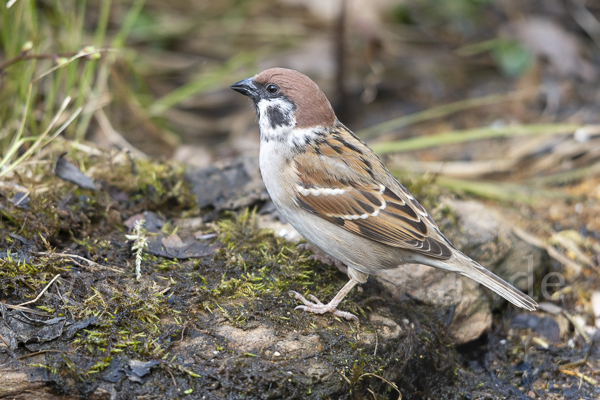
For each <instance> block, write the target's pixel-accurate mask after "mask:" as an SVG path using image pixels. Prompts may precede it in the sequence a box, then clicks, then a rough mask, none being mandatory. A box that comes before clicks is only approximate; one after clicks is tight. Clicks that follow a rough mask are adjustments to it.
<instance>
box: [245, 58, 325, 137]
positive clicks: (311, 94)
mask: <svg viewBox="0 0 600 400" xmlns="http://www.w3.org/2000/svg"><path fill="white" fill-rule="evenodd" d="M254 82H256V83H258V84H262V85H267V84H269V83H274V84H276V85H277V86H279V89H280V90H281V93H282V94H283V95H284V96H285V97H287V98H288V99H289V100H291V101H293V102H294V104H295V105H296V114H295V117H296V127H297V128H311V127H314V126H324V127H327V126H332V125H333V124H334V122H335V120H336V117H335V113H334V112H333V108H331V104H330V103H329V100H327V97H325V94H324V93H323V91H321V89H319V86H317V84H316V83H314V82H313V81H312V80H311V79H310V78H309V77H308V76H306V75H304V74H301V73H300V72H298V71H294V70H292V69H285V68H271V69H267V70H265V71H263V72H261V73H260V74H258V75H257V76H256V77H255V78H254Z"/></svg>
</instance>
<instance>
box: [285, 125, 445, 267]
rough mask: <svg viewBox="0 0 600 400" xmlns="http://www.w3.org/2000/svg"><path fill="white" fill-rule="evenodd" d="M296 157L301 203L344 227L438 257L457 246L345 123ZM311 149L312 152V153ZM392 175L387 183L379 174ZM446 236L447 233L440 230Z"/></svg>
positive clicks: (379, 240)
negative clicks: (450, 243)
mask: <svg viewBox="0 0 600 400" xmlns="http://www.w3.org/2000/svg"><path fill="white" fill-rule="evenodd" d="M309 149H310V150H307V151H306V152H304V153H301V154H298V155H297V156H296V157H295V158H294V162H295V167H296V170H297V172H298V183H297V184H296V188H295V189H296V203H297V204H298V205H299V206H300V207H301V208H303V209H305V210H307V211H309V212H311V213H313V214H316V215H319V216H321V217H322V218H325V219H327V220H329V221H331V222H333V223H335V224H337V225H339V226H340V227H342V228H344V229H346V230H348V231H350V232H353V233H356V234H357V235H360V236H363V237H365V238H368V239H371V240H374V241H377V242H380V243H384V244H386V245H389V246H393V247H400V248H405V249H410V250H412V251H415V252H418V253H421V254H425V255H428V256H430V257H434V258H438V259H448V258H450V257H451V255H452V251H451V250H450V248H449V247H448V245H447V244H446V243H442V242H441V241H439V240H436V239H435V238H432V237H431V233H432V230H434V229H436V225H435V223H433V220H431V217H429V215H428V214H427V212H426V211H425V209H424V208H423V207H422V206H421V205H420V204H419V203H418V202H417V201H416V200H415V199H414V197H413V196H412V195H411V194H410V193H408V191H406V189H405V188H404V187H402V185H400V184H399V183H398V182H397V181H395V180H394V179H393V178H392V177H391V176H389V172H387V170H386V169H385V167H384V166H383V164H382V163H381V161H380V160H379V159H378V158H377V156H375V154H374V153H373V152H372V151H371V150H370V149H369V148H368V147H367V146H366V145H365V144H364V143H363V142H362V141H360V139H358V138H357V137H356V136H354V135H353V134H352V133H350V132H349V131H347V130H345V129H344V127H343V126H340V127H338V128H337V129H336V130H335V131H334V132H332V133H330V134H329V135H327V136H326V137H325V138H323V139H321V140H319V141H317V142H316V143H314V146H310V147H309ZM309 152H310V153H309ZM381 174H385V175H386V176H389V179H385V181H389V182H391V183H392V184H394V185H395V186H394V188H393V189H392V188H390V187H388V186H391V185H390V184H389V183H388V186H386V185H385V184H384V183H383V182H382V181H383V179H377V177H378V176H381ZM440 236H441V235H440Z"/></svg>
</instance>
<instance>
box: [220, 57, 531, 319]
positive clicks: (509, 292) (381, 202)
mask: <svg viewBox="0 0 600 400" xmlns="http://www.w3.org/2000/svg"><path fill="white" fill-rule="evenodd" d="M231 88H232V89H233V90H235V91H237V92H240V93H242V94H243V95H246V96H248V97H250V98H251V99H252V100H253V102H254V106H255V108H256V114H257V116H258V124H259V125H260V170H261V174H262V177H263V180H264V182H265V185H266V187H267V190H268V192H269V195H270V196H271V199H272V200H273V202H274V203H275V205H276V206H277V208H278V209H279V211H280V212H281V214H283V216H284V217H285V218H286V219H287V220H288V221H289V222H290V223H291V224H292V225H293V226H294V227H295V228H296V229H297V230H298V232H300V234H302V236H304V238H305V239H306V240H307V241H308V242H309V243H310V244H311V245H312V246H314V247H316V248H318V249H319V250H321V251H322V252H324V253H326V254H328V255H330V256H331V257H334V258H335V259H337V260H340V261H342V262H343V263H344V264H345V265H346V266H347V267H348V276H349V277H350V281H349V282H348V283H347V284H346V285H345V286H344V287H343V288H342V289H341V290H340V291H339V293H338V294H337V295H336V296H335V297H334V298H333V300H331V302H329V303H328V304H323V303H321V302H320V301H319V300H318V299H317V298H316V297H315V296H312V295H309V298H310V299H311V300H313V302H310V301H308V300H306V299H305V298H304V297H303V296H302V295H300V294H299V293H296V292H291V293H293V295H294V296H295V298H296V299H298V300H299V301H301V302H302V303H304V305H302V306H298V307H296V309H303V310H305V311H309V312H314V313H319V314H323V313H326V312H331V313H333V314H334V315H337V316H340V317H344V318H347V319H356V317H355V316H354V315H352V314H350V313H348V312H344V311H339V310H337V309H336V307H337V306H338V304H339V303H340V302H341V301H342V299H343V298H344V296H346V294H347V293H348V292H349V291H350V290H351V289H352V288H353V287H354V286H355V285H356V284H358V283H364V282H366V281H367V277H368V276H369V275H370V274H377V272H378V271H381V270H384V269H390V268H397V267H398V266H400V265H402V264H407V263H421V264H425V265H429V266H432V267H435V268H441V269H444V270H446V271H452V272H457V273H459V274H461V275H464V276H468V277H469V278H471V279H473V280H475V281H477V282H479V283H481V284H482V285H484V286H486V287H488V288H489V289H491V290H493V291H494V292H496V293H498V294H499V295H500V296H502V297H504V298H505V299H507V300H508V301H510V302H511V303H513V304H515V305H516V306H519V307H522V308H525V309H527V310H535V308H536V307H537V303H536V302H535V301H534V300H533V299H531V298H530V297H529V296H527V295H525V294H523V293H522V292H521V291H519V290H518V289H515V288H514V287H513V286H511V285H510V284H508V283H507V282H505V281H504V280H502V279H501V278H499V277H497V276H496V275H494V274H493V273H491V272H490V271H488V270H487V269H485V268H483V267H482V266H481V265H479V264H477V263H476V262H475V261H473V260H472V259H470V258H469V257H467V256H466V255H464V254H463V253H461V252H460V251H459V250H458V249H457V248H456V247H455V246H454V245H453V244H452V243H451V242H450V240H448V239H447V238H446V237H445V236H444V235H443V234H442V233H441V232H440V230H439V228H438V226H437V225H436V223H435V222H434V221H433V219H432V218H431V216H429V214H428V213H427V211H425V209H424V208H423V207H422V206H421V204H419V202H418V201H417V200H416V199H415V198H414V197H413V196H412V195H411V194H410V193H409V192H408V191H407V190H406V188H404V187H403V186H402V185H401V184H400V183H399V182H398V181H397V180H396V178H394V177H393V176H392V175H391V174H390V172H389V171H388V170H387V169H386V167H385V166H384V165H383V163H382V162H381V160H380V159H379V157H377V156H376V155H375V153H373V151H372V150H371V149H370V148H369V147H368V146H367V145H366V144H365V143H364V142H363V141H362V140H360V139H359V138H358V137H357V136H356V135H355V134H354V133H352V132H351V131H350V130H349V129H348V128H346V127H345V126H344V125H342V123H341V122H340V121H338V119H337V118H336V116H335V113H334V112H333V109H332V108H331V104H330V103H329V101H328V100H327V98H326V97H325V95H324V94H323V92H322V91H321V90H320V89H319V87H318V86H317V85H316V84H315V83H314V82H313V81H312V80H310V79H309V78H308V77H307V76H305V75H303V74H301V73H299V72H297V71H293V70H289V69H283V68H272V69H268V70H266V71H263V72H262V73H260V74H258V75H256V76H254V77H252V78H248V79H244V80H243V81H240V82H237V83H235V84H233V85H232V86H231Z"/></svg>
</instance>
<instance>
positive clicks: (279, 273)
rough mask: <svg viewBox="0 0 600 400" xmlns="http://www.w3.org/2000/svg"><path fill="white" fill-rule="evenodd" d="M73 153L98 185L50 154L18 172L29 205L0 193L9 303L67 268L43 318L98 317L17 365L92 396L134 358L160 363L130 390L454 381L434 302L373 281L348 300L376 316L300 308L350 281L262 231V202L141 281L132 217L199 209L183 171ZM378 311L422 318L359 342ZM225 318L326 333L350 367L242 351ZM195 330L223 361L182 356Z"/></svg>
mask: <svg viewBox="0 0 600 400" xmlns="http://www.w3.org/2000/svg"><path fill="white" fill-rule="evenodd" d="M64 145H65V144H60V145H57V146H59V147H60V146H64ZM57 151H58V149H57ZM69 158H70V159H71V160H72V161H73V162H74V163H75V164H77V165H78V166H79V167H80V169H81V170H82V171H85V172H87V173H88V174H89V175H90V176H92V177H93V178H94V179H95V180H96V182H97V183H98V184H99V186H100V189H99V190H98V191H97V192H92V191H87V190H82V189H78V188H77V187H75V186H74V185H72V184H70V183H67V182H63V181H61V180H59V178H57V177H55V176H54V175H53V174H52V173H51V165H50V163H39V164H36V165H35V166H34V167H31V168H30V169H29V170H28V171H27V173H26V174H24V175H16V176H15V183H17V184H18V185H21V186H23V187H26V188H29V190H30V191H31V194H30V196H29V198H30V201H29V202H28V203H27V205H26V207H19V206H15V205H14V204H12V203H11V202H10V201H9V199H10V198H11V196H12V195H13V192H14V191H12V190H5V189H3V190H2V193H1V197H0V200H1V202H2V208H1V210H2V228H1V233H2V235H1V238H0V241H1V242H0V247H2V248H6V250H7V251H6V254H5V256H4V257H3V258H2V259H0V294H1V297H2V299H3V300H4V301H5V302H6V304H11V305H15V304H19V303H22V302H25V301H28V300H32V299H34V298H35V297H36V296H37V295H38V294H39V293H40V291H41V290H42V289H43V288H44V287H45V286H46V285H47V284H48V283H49V282H50V280H51V279H52V278H54V277H55V276H56V275H57V274H60V277H59V278H58V279H57V280H56V283H55V284H54V285H53V286H52V287H50V288H49V289H48V290H47V292H46V293H45V294H44V296H42V297H41V298H40V299H39V300H38V301H37V302H35V303H33V304H32V305H30V306H29V307H32V308H35V309H36V310H38V311H40V312H43V313H45V315H46V317H65V318H66V319H67V321H68V324H70V323H75V322H80V321H87V323H88V325H87V326H85V328H83V329H80V330H78V331H77V333H76V334H75V335H74V336H73V337H71V338H68V339H67V338H58V339H55V340H53V341H50V342H47V343H42V344H35V345H36V346H37V347H36V349H37V350H38V351H41V353H40V354H39V355H33V356H29V354H30V353H31V348H32V346H31V344H30V345H29V350H28V349H27V348H26V347H24V346H23V345H20V346H19V347H18V348H17V349H16V350H15V351H14V352H11V356H9V358H8V359H7V360H11V357H12V360H11V362H12V363H13V364H14V366H15V367H18V368H26V366H27V365H28V366H29V367H34V368H37V369H38V372H39V373H43V376H44V379H45V380H46V381H47V382H48V383H49V384H51V385H52V387H53V388H54V391H55V392H56V393H65V394H69V395H75V394H84V395H85V394H88V395H89V394H90V393H93V392H94V391H95V390H97V389H98V387H99V385H100V386H101V385H102V384H103V382H104V383H105V382H106V379H105V378H106V376H107V375H108V374H109V373H113V372H114V371H115V370H117V369H118V367H124V366H125V364H126V363H127V361H128V360H142V361H149V360H158V361H160V363H159V364H158V366H157V367H155V369H154V371H153V372H152V374H150V375H149V378H147V379H148V381H147V382H146V383H145V384H144V385H140V384H139V383H132V382H130V381H129V380H128V379H126V378H125V379H123V380H121V381H120V382H121V383H120V384H119V387H120V389H121V392H122V393H124V396H125V397H127V396H130V395H134V394H135V395H152V396H158V397H164V398H172V397H179V396H183V395H185V396H188V397H190V398H194V397H197V398H238V397H244V398H307V397H309V398H357V399H358V398H366V397H368V396H371V397H372V396H376V397H378V398H388V397H390V396H391V398H395V397H394V396H395V395H394V393H395V391H394V390H393V389H392V386H390V384H389V383H386V382H385V381H384V380H383V379H386V380H388V381H390V382H396V383H398V384H400V387H401V390H402V391H403V392H404V393H405V398H411V397H414V396H411V395H409V394H408V393H407V392H406V390H407V389H409V388H411V391H412V392H414V393H421V392H423V393H425V392H426V393H435V392H439V393H441V392H442V391H444V390H447V389H445V388H447V387H449V386H451V385H452V382H453V379H454V372H453V371H454V369H455V368H456V362H455V360H454V357H455V356H454V352H453V350H452V349H451V348H450V347H449V346H448V343H449V342H448V338H446V337H445V335H444V333H443V331H442V330H440V329H439V328H440V326H439V322H436V321H438V319H436V316H435V315H434V314H432V313H431V310H429V311H428V310H425V312H422V311H419V312H417V313H415V310H414V307H417V308H418V306H414V305H413V306H407V305H400V306H392V307H390V306H389V304H386V303H385V300H383V299H382V298H381V297H379V296H380V293H379V292H378V291H377V288H376V287H375V286H374V285H366V286H365V290H364V291H363V292H362V293H360V294H359V293H357V292H353V293H352V294H351V295H350V296H348V299H347V300H346V301H345V302H344V303H343V308H344V309H345V310H348V311H350V312H353V313H355V314H357V315H358V316H359V317H360V318H361V320H362V321H367V322H363V323H362V324H354V323H348V322H346V321H340V320H338V319H336V318H333V317H331V316H314V315H310V314H307V313H303V312H297V311H294V310H293V307H294V306H295V301H294V300H293V299H292V298H291V297H289V295H288V294H287V292H288V290H296V291H299V292H301V293H305V294H306V293H313V294H316V295H317V296H319V297H321V298H323V299H328V298H331V297H332V296H333V295H335V293H336V292H337V290H339V288H340V287H341V286H342V285H343V284H344V283H345V281H346V277H345V276H344V275H343V274H341V273H340V272H338V271H337V270H336V269H335V268H332V267H329V266H326V265H322V264H321V263H319V262H316V261H313V260H310V259H309V258H308V256H309V253H306V252H301V251H299V250H298V249H296V246H295V244H290V243H288V242H286V241H285V240H284V239H282V238H278V237H275V236H274V235H273V233H272V232H271V231H268V230H259V229H257V228H256V224H255V215H256V214H255V212H254V211H253V210H249V209H246V210H242V211H239V212H227V213H224V214H222V215H221V216H220V217H219V219H218V220H217V221H214V222H213V223H209V224H207V225H205V226H204V227H203V232H204V233H212V232H214V233H216V234H217V237H216V238H215V239H213V240H214V241H218V242H219V243H220V248H219V249H218V250H217V251H216V252H215V253H214V254H213V255H212V256H207V257H204V258H200V259H191V260H187V261H181V262H180V261H177V260H169V259H164V258H160V257H156V256H153V255H149V254H144V255H143V260H142V277H141V279H140V280H139V281H138V280H136V279H135V275H134V273H133V268H134V264H135V254H134V253H133V252H132V251H131V243H128V242H127V241H126V238H125V234H126V233H127V228H126V227H125V226H124V225H123V221H125V220H126V219H127V218H129V217H131V216H132V215H134V214H136V213H139V212H141V211H154V212H156V213H158V214H160V215H162V216H163V217H164V218H165V219H167V220H170V219H172V218H186V217H194V216H200V215H201V211H200V210H198V209H197V207H196V206H195V202H194V198H193V196H191V195H190V191H189V189H188V187H187V184H186V182H185V178H184V175H183V172H184V170H183V168H182V167H180V166H176V165H171V164H167V163H155V162H150V161H139V160H135V161H134V160H131V159H129V158H128V157H126V155H125V154H123V153H114V154H110V153H103V154H97V155H88V154H85V153H83V154H82V153H81V152H76V151H73V150H72V151H71V152H70V154H69ZM176 230H177V228H176V227H175V226H173V225H172V224H170V223H167V224H166V225H165V226H163V228H162V231H163V232H164V233H165V234H167V235H168V234H170V233H172V232H173V231H176ZM177 231H178V234H180V235H185V234H191V232H184V231H182V230H177ZM67 254H68V255H71V256H67ZM374 310H375V311H377V312H378V313H380V314H382V313H383V314H388V315H389V316H391V317H392V318H393V319H394V320H395V321H398V322H400V323H401V324H402V322H401V321H402V320H403V319H404V320H406V321H410V324H412V327H409V328H408V329H403V333H402V335H400V337H399V338H398V339H395V340H394V343H387V344H386V345H385V346H384V345H383V344H378V346H379V349H378V350H375V349H374V345H373V344H372V343H371V344H365V343H363V342H362V341H361V336H364V335H365V334H368V333H370V332H373V331H374V328H373V326H372V325H371V324H369V323H368V318H367V315H368V314H369V313H371V312H373V311H374ZM38 318H43V319H47V318H44V317H38ZM215 323H220V324H223V323H225V324H229V325H231V326H233V327H236V328H240V329H242V330H251V329H254V328H256V327H259V326H260V327H268V328H269V329H273V330H275V331H276V332H277V333H278V334H279V335H284V334H286V333H289V332H298V333H300V334H313V333H316V334H317V335H318V336H319V340H320V342H321V343H323V351H322V352H321V353H320V354H319V357H320V358H322V359H324V360H325V361H324V363H325V364H326V365H328V366H329V367H331V368H332V369H333V370H335V371H337V374H338V375H339V376H334V377H332V379H330V381H331V382H324V383H323V382H321V383H315V382H311V379H310V377H308V376H305V375H303V374H302V371H301V368H299V366H300V365H301V364H302V363H303V362H305V360H302V357H298V356H291V357H287V358H286V357H282V358H281V359H279V360H278V361H277V362H275V361H273V360H272V359H270V358H268V357H265V356H264V355H263V354H252V353H248V352H241V351H237V350H235V349H234V348H232V347H230V346H229V344H228V343H227V341H226V340H223V338H221V337H219V335H218V334H217V333H215V332H216V328H217V326H216V325H215ZM403 326H404V325H403ZM405 328H406V327H405ZM194 332H196V333H197V332H204V333H208V335H209V336H210V337H211V340H212V341H213V342H214V346H215V348H216V349H218V350H219V351H220V354H221V355H220V356H219V357H215V358H216V359H217V361H216V362H215V361H214V360H209V359H205V358H203V357H201V356H199V355H189V356H192V359H193V360H194V361H193V362H191V363H190V362H189V360H187V361H186V360H184V357H182V356H181V355H180V354H176V352H175V353H173V352H172V350H173V345H174V343H180V342H182V341H185V340H186V339H187V338H188V337H190V336H193V335H194V334H195V333H194ZM384 348H385V349H386V350H384ZM48 350H52V351H48ZM57 350H59V351H57ZM55 351H56V352H55ZM23 356H25V357H24V358H23V359H22V360H21V361H18V357H23ZM188 358H189V357H188ZM432 367H433V368H432ZM289 371H292V372H293V376H294V378H293V379H290V376H289V374H288V372H289ZM365 374H367V375H365ZM370 374H373V375H370ZM376 376H377V377H376ZM379 377H380V378H379ZM381 378H383V379H381ZM216 381H218V382H219V386H218V388H217V389H215V382H216ZM332 382H335V384H334V385H333V386H332ZM186 391H187V392H186ZM125 393H127V395H125ZM371 393H372V394H371ZM203 396H204V397H203ZM331 396H335V397H331ZM417 397H421V396H420V395H419V396H417Z"/></svg>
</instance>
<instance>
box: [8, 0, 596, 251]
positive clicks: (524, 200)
mask: <svg viewBox="0 0 600 400" xmlns="http://www.w3.org/2000/svg"><path fill="white" fill-rule="evenodd" d="M1 13H2V19H1V23H2V27H1V30H0V33H1V37H0V51H1V53H0V152H1V154H2V155H3V159H2V161H0V169H1V170H2V172H0V174H2V175H5V174H7V173H8V172H10V171H12V169H14V168H13V167H16V164H18V163H17V161H18V160H20V161H23V160H25V159H26V158H27V157H29V156H30V155H31V154H33V153H34V150H36V149H38V148H40V147H41V146H43V145H44V144H46V143H47V142H48V141H49V140H51V139H53V138H54V137H55V136H58V140H62V139H61V138H64V139H68V140H75V141H77V142H81V141H90V142H93V143H97V144H100V145H103V146H108V147H118V148H121V149H129V150H130V151H131V153H132V154H133V155H134V156H136V157H156V158H161V159H166V160H174V161H179V162H183V163H186V164H189V165H192V166H197V167H204V166H209V165H213V164H215V163H223V162H226V161H227V160H230V159H232V158H234V157H237V156H256V155H257V153H258V147H259V137H258V127H257V124H256V121H255V117H254V113H253V110H252V107H251V106H250V103H249V101H248V100H247V99H245V98H243V97H242V96H239V95H237V94H236V93H234V92H233V91H231V90H230V89H229V85H230V84H231V83H233V82H236V81H237V80H239V79H243V78H246V77H249V76H252V75H253V74H255V73H257V72H260V71H261V70H263V69H265V68H269V67H274V66H280V67H287V68H293V69H296V70H299V71H301V72H303V73H305V74H307V75H309V76H310V77H311V78H313V79H314V80H315V81H317V83H318V84H319V85H320V86H321V87H322V88H323V90H324V91H325V93H326V94H327V95H328V97H329V98H330V100H331V101H332V103H333V105H334V107H335V109H336V112H337V114H338V117H339V118H340V120H342V122H344V123H345V124H346V125H347V126H349V127H350V128H351V129H352V130H354V131H355V132H357V133H358V134H359V136H361V137H362V138H363V139H365V140H366V141H367V142H368V143H369V144H370V145H372V146H373V148H374V149H375V150H376V152H377V153H378V154H380V155H381V156H383V157H385V161H386V162H387V163H388V165H389V166H390V167H391V168H392V169H394V170H395V171H396V172H398V174H405V175H406V174H408V175H407V176H409V177H414V176H416V177H422V176H423V174H428V175H426V176H429V177H430V178H428V179H430V180H433V179H435V181H436V183H437V184H438V185H440V186H446V187H449V188H450V189H452V190H456V191H462V192H468V193H471V194H474V195H476V196H479V197H482V198H491V199H494V200H501V201H508V202H511V201H518V202H519V203H521V204H532V203H535V204H537V205H542V206H543V207H542V210H543V213H544V217H547V218H549V220H552V221H554V223H555V224H556V226H554V229H555V230H561V229H562V228H563V227H562V225H564V223H563V220H564V219H565V218H566V219H568V218H569V215H571V214H573V213H579V214H585V215H587V216H588V217H589V218H584V221H585V223H583V224H581V223H578V226H573V228H575V229H576V230H578V231H580V233H581V234H582V235H584V236H588V235H591V236H593V237H595V238H596V239H597V238H598V236H599V234H598V231H599V230H600V222H598V219H597V218H592V216H593V215H597V212H598V211H600V209H598V205H597V202H596V201H595V200H598V198H600V180H599V179H598V178H597V176H598V175H600V174H599V173H600V163H599V161H600V136H599V135H600V128H599V127H597V126H595V125H594V124H597V123H598V119H599V113H598V110H599V104H600V101H599V100H600V99H599V97H600V92H599V91H598V90H597V83H598V76H599V74H598V71H599V61H600V47H599V46H600V22H599V20H598V17H600V3H598V2H593V1H587V2H586V1H585V0H546V1H543V2H539V1H534V0H529V1H527V0H526V1H522V0H453V1H451V2H448V1H437V0H419V1H407V0H346V1H345V0H305V1H303V0H226V1H208V0H175V1H169V2H164V1H154V0H135V1H130V0H128V1H125V0H88V1H60V2H55V1H25V0H10V1H8V2H7V3H6V5H5V6H3V7H1ZM58 127H60V128H61V129H59V130H60V135H58V134H55V133H54V132H55V131H56V129H57V128H58ZM50 128H52V129H54V130H52V129H50ZM51 130H52V134H50V131H51ZM24 153H25V157H23V155H24ZM581 196H583V199H588V200H590V199H591V200H594V202H593V203H589V202H588V203H589V204H587V203H586V202H585V201H583V202H582V201H581V199H582V197H581ZM556 199H561V200H566V201H567V205H566V206H564V204H563V203H561V204H560V205H558V204H557V203H556V202H555V200H556ZM546 200H548V202H545V201H546ZM577 204H579V206H577ZM524 215H525V216H526V217H527V216H529V217H531V215H528V214H527V212H525V214H524Z"/></svg>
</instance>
